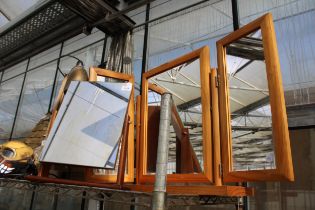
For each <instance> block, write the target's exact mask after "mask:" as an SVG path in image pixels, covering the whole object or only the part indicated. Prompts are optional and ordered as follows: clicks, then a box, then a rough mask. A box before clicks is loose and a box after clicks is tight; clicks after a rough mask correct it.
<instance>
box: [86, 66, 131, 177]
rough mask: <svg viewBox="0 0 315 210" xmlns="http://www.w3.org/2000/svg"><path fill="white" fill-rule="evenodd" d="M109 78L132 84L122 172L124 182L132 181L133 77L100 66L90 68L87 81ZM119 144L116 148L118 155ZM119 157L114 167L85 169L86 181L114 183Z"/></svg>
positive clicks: (119, 150)
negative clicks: (123, 172)
mask: <svg viewBox="0 0 315 210" xmlns="http://www.w3.org/2000/svg"><path fill="white" fill-rule="evenodd" d="M104 80H109V81H112V82H129V83H131V84H132V91H131V95H130V101H129V105H128V116H129V130H128V141H127V145H128V146H127V154H126V158H127V159H126V167H125V169H126V170H125V174H124V182H133V181H134V108H135V107H134V106H135V105H134V100H133V99H134V87H133V85H134V77H133V75H128V74H123V73H118V72H114V71H110V70H106V69H101V68H95V67H91V68H90V77H89V81H90V82H93V81H104ZM120 152H121V146H120V148H119V149H118V154H119V157H120ZM120 160H121V159H119V160H117V161H116V167H115V168H114V169H96V168H95V169H94V168H87V169H86V181H89V182H103V183H115V182H116V181H117V173H118V168H119V167H120V163H119V161H120Z"/></svg>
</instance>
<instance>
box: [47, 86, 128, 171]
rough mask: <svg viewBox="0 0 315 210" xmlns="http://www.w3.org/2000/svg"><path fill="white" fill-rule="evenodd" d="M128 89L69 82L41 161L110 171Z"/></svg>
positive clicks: (125, 108)
mask: <svg viewBox="0 0 315 210" xmlns="http://www.w3.org/2000/svg"><path fill="white" fill-rule="evenodd" d="M131 87H132V84H131V83H118V82H117V83H112V82H95V83H91V82H77V81H74V82H71V84H70V86H69V89H68V91H67V93H66V95H65V97H64V100H63V103H62V104H61V107H60V109H59V112H58V114H57V117H56V120H55V122H54V124H53V127H52V129H51V131H50V133H49V136H48V138H47V143H46V144H45V146H44V149H43V153H42V156H41V160H42V161H45V162H53V163H63V164H70V165H81V166H92V167H99V168H105V167H107V166H108V165H110V166H111V168H112V167H113V165H115V164H114V161H113V156H114V157H117V155H115V153H116V154H117V152H115V151H117V150H116V148H117V144H119V141H120V139H121V135H122V128H123V123H124V120H125V115H126V111H127V107H128V103H129V98H130V93H131ZM109 101H110V102H111V103H108V102H109ZM83 119H84V120H83ZM113 154H114V155H113ZM115 159H116V158H115ZM108 163H111V164H108Z"/></svg>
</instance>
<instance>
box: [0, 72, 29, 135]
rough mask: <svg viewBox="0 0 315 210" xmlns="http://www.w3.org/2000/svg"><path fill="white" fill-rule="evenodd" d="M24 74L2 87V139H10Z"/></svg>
mask: <svg viewBox="0 0 315 210" xmlns="http://www.w3.org/2000/svg"><path fill="white" fill-rule="evenodd" d="M23 78H24V74H23V75H20V76H18V77H16V78H14V79H10V80H8V81H6V82H3V83H2V84H1V85H0V139H8V138H10V134H11V130H12V125H13V120H14V116H15V112H16V109H17V104H18V100H19V96H20V93H21V88H22V82H23Z"/></svg>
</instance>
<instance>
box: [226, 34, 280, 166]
mask: <svg viewBox="0 0 315 210" xmlns="http://www.w3.org/2000/svg"><path fill="white" fill-rule="evenodd" d="M226 53H227V73H228V78H229V89H230V90H229V93H230V95H229V104H230V111H231V121H232V122H231V125H232V156H233V170H234V171H244V170H265V169H274V168H275V154H274V147H273V141H272V121H271V109H270V104H269V90H268V80H267V72H266V65H265V58H264V49H263V40H262V36H261V31H260V30H258V31H256V32H254V33H252V34H249V35H248V36H246V37H243V38H241V39H239V40H237V41H234V42H233V43H231V44H229V45H227V46H226Z"/></svg>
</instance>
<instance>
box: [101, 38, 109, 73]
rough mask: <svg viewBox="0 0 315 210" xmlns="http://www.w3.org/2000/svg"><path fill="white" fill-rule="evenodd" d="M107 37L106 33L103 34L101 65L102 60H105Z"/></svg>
mask: <svg viewBox="0 0 315 210" xmlns="http://www.w3.org/2000/svg"><path fill="white" fill-rule="evenodd" d="M107 39H108V35H107V34H105V38H104V43H103V51H102V59H101V65H103V64H104V62H105V54H106V46H107ZM104 67H105V66H104Z"/></svg>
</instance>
